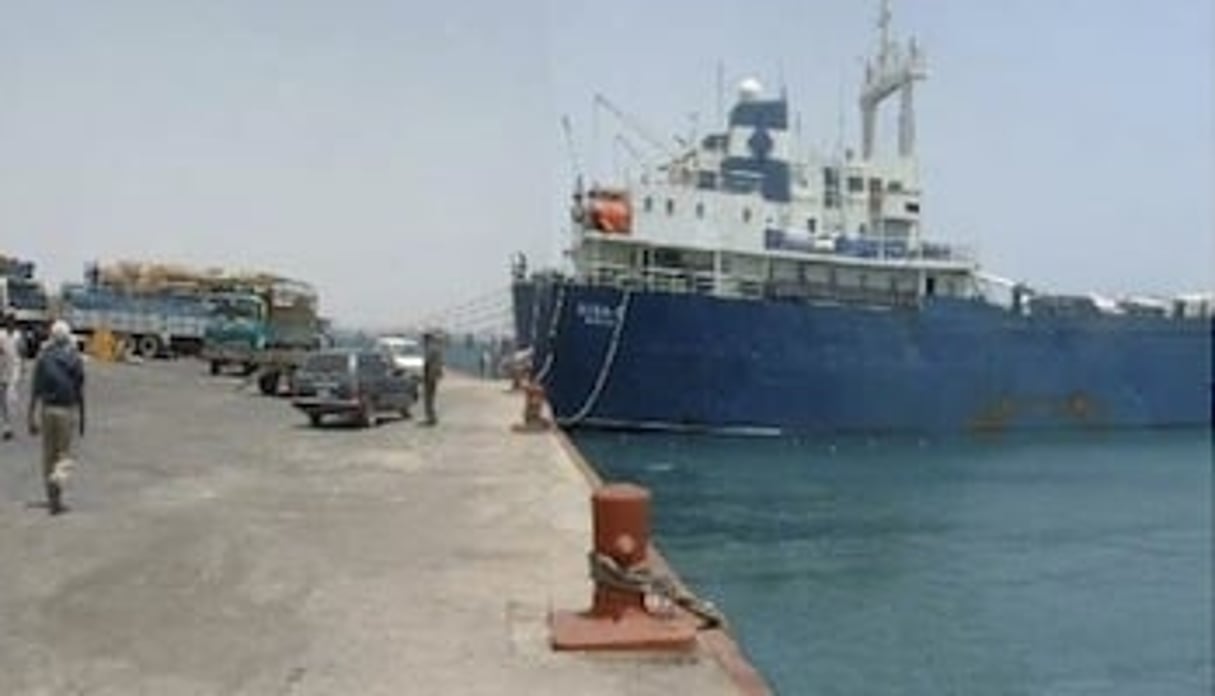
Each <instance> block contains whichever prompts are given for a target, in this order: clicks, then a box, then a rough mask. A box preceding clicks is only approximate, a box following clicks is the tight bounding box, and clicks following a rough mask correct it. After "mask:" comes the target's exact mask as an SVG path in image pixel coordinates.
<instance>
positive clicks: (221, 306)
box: [202, 278, 326, 395]
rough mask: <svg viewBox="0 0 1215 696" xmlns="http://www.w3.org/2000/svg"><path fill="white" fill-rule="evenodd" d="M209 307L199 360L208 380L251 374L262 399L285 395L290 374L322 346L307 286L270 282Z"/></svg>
mask: <svg viewBox="0 0 1215 696" xmlns="http://www.w3.org/2000/svg"><path fill="white" fill-rule="evenodd" d="M212 304H213V308H214V312H213V315H212V321H211V322H210V324H209V325H208V327H207V330H206V335H205V338H204V341H203V355H202V357H203V359H204V360H206V361H208V363H209V364H210V371H211V374H213V375H215V374H220V373H221V372H223V371H225V370H229V369H233V368H235V369H237V370H239V371H240V372H241V373H242V374H244V375H254V374H256V376H257V384H258V388H259V389H260V390H261V392H262V393H263V394H267V395H275V394H279V393H280V392H281V391H283V390H284V389H286V390H287V391H288V392H290V391H291V384H292V379H293V377H294V374H295V371H296V370H297V369H298V368H299V367H300V366H301V365H303V364H304V361H305V360H306V359H307V357H308V355H309V354H310V353H312V352H313V351H315V350H317V349H319V348H321V347H324V345H326V341H325V339H324V331H323V324H322V321H321V319H320V318H319V317H318V315H317V295H316V291H315V290H314V289H313V288H312V287H311V286H310V285H308V284H307V283H303V282H300V281H295V280H288V279H284V278H274V279H270V280H267V281H265V282H259V283H255V284H248V285H246V286H245V287H244V288H235V289H234V290H233V291H231V292H227V293H223V294H219V295H215V296H213V297H212Z"/></svg>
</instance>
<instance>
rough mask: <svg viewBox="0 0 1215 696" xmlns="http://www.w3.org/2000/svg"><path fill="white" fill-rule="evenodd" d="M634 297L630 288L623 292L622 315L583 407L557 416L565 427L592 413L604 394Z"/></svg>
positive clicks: (558, 421) (559, 423) (575, 423)
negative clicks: (568, 413) (630, 303)
mask: <svg viewBox="0 0 1215 696" xmlns="http://www.w3.org/2000/svg"><path fill="white" fill-rule="evenodd" d="M632 297H633V295H632V293H631V292H629V291H628V290H625V291H624V292H623V296H622V297H621V300H620V308H619V309H618V310H617V311H618V312H619V313H620V316H619V317H618V318H617V319H616V326H615V328H614V329H613V331H612V339H611V341H610V342H609V343H608V347H607V351H606V352H605V353H604V355H603V364H602V365H600V366H599V374H598V376H596V377H595V385H594V386H593V387H591V391H590V393H589V394H587V396H586V400H585V401H583V402H582V408H579V409H578V410H577V411H575V412H574V415H572V416H570V417H568V418H557V419H556V421H557V425H560V426H563V427H564V426H569V425H577V424H578V423H580V422H582V421H583V420H584V419H585V418H586V417H587V416H588V415H590V413H591V411H592V410H594V408H595V405H596V404H597V403H598V402H599V397H600V395H602V394H603V388H604V386H606V385H607V380H608V375H609V374H610V373H611V372H612V365H613V364H614V363H615V362H616V352H617V351H618V350H619V348H620V337H621V336H623V335H624V320H625V319H626V318H627V317H628V315H629V302H630V301H631V300H632Z"/></svg>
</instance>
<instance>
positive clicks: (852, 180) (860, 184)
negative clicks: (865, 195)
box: [848, 176, 865, 193]
mask: <svg viewBox="0 0 1215 696" xmlns="http://www.w3.org/2000/svg"><path fill="white" fill-rule="evenodd" d="M864 190H865V180H864V179H862V178H861V177H859V176H850V177H848V193H860V192H862V191H864Z"/></svg>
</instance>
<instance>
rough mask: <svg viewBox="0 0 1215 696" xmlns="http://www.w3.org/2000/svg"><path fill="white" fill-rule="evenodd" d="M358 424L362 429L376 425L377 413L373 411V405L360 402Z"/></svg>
mask: <svg viewBox="0 0 1215 696" xmlns="http://www.w3.org/2000/svg"><path fill="white" fill-rule="evenodd" d="M358 423H359V427H360V428H370V427H372V426H374V425H375V424H376V420H375V412H374V411H373V410H372V409H371V404H370V403H369V402H368V401H366V400H363V401H360V402H359V417H358Z"/></svg>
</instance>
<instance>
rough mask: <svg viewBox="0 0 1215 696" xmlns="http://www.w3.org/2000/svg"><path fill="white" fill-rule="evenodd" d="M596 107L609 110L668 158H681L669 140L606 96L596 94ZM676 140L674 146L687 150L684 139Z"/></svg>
mask: <svg viewBox="0 0 1215 696" xmlns="http://www.w3.org/2000/svg"><path fill="white" fill-rule="evenodd" d="M595 107H596V108H603V109H605V110H607V112H608V113H610V114H611V115H612V116H614V117H615V118H616V120H618V121H620V123H622V124H623V125H625V126H627V127H628V128H629V130H631V131H633V132H634V133H636V134H637V135H638V136H640V137H641V139H642V140H645V141H646V143H648V144H649V145H650V146H651V147H653V148H654V149H656V150H658V151H659V152H661V153H662V154H664V155H666V156H667V157H670V158H671V159H672V160H675V159H679V157H680V156H681V154H680V152H679V151H678V150H676V149H675V147H672V143H671V142H670V141H669V140H667V139H666V138H661V137H659V136H657V135H655V134H654V132H653V131H652V130H650V129H649V128H648V127H646V125H645V124H643V123H642V122H641V121H640V120H638V119H637V118H636V117H634V116H632V115H630V114H628V113H627V112H625V111H624V110H623V109H621V108H620V107H618V106H616V104H615V103H613V102H612V100H610V99H608V98H607V97H605V96H604V95H602V94H599V93H596V94H595ZM674 140H675V142H674V145H675V146H677V147H678V148H679V149H685V148H687V147H688V143H687V142H686V141H684V140H683V139H682V138H675V139H674Z"/></svg>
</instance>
